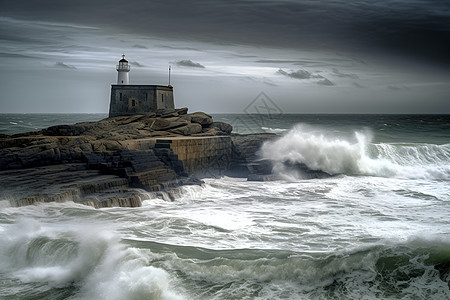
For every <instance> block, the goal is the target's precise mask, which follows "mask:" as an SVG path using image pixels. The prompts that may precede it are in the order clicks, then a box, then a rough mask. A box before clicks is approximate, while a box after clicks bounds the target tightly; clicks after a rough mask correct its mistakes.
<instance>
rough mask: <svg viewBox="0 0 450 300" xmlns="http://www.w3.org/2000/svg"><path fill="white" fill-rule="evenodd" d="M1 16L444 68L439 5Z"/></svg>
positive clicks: (36, 10)
mask: <svg viewBox="0 0 450 300" xmlns="http://www.w3.org/2000/svg"><path fill="white" fill-rule="evenodd" d="M2 14H4V15H7V16H11V17H16V18H35V19H36V18H37V19H39V20H54V21H59V22H74V23H78V24H87V25H91V26H102V27H111V28H114V29H115V30H118V31H121V32H124V33H125V32H129V33H131V32H133V33H139V34H157V35H159V36H163V37H168V38H183V39H187V40H188V39H197V40H204V41H209V42H218V43H243V44H252V45H255V44H256V45H270V46H279V47H293V48H310V49H311V48H312V49H314V48H318V47H320V48H321V49H344V50H345V49H347V50H354V51H374V50H385V51H392V52H393V53H397V54H401V55H410V56H412V57H422V58H427V59H435V60H438V59H439V60H441V61H445V62H450V58H449V57H448V53H450V2H449V1H440V0H415V1H406V0H405V1H389V0H381V1H371V0H359V1H358V0H356V1H346V0H334V1H331V0H319V1H295V0H277V1H275V0H265V1H262V0H261V1H251V0H194V1H177V0H153V1H147V0H145V1H144V0H134V1H128V2H123V1H114V0H109V1H105V0H89V1H88V0H78V1H70V2H69V1H59V0H42V1H17V0H3V1H2Z"/></svg>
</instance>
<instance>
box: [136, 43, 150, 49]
mask: <svg viewBox="0 0 450 300" xmlns="http://www.w3.org/2000/svg"><path fill="white" fill-rule="evenodd" d="M133 48H138V49H147V47H146V46H144V45H139V44H136V45H133Z"/></svg>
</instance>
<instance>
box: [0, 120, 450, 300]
mask: <svg viewBox="0 0 450 300" xmlns="http://www.w3.org/2000/svg"><path fill="white" fill-rule="evenodd" d="M1 117H2V118H3V117H4V116H3V115H2V116H1ZM28 117H29V116H27V115H22V119H18V120H19V121H22V122H23V123H28V122H29V123H32V124H33V126H35V127H36V128H39V127H40V126H41V125H42V124H38V123H39V122H37V123H33V122H31V121H29V119H28ZM54 117H55V116H54ZM84 117H86V116H84ZM84 117H80V118H79V119H80V121H84V120H85V119H84ZM89 117H91V116H89ZM214 117H215V120H216V121H225V122H229V123H232V124H233V125H234V127H235V129H236V130H237V131H238V132H247V133H248V132H274V133H277V134H278V135H279V138H278V139H276V140H275V141H272V142H269V143H266V144H264V145H263V147H262V149H261V151H260V157H261V158H263V159H270V160H272V161H273V166H274V172H275V173H277V175H278V178H279V179H277V180H275V181H266V182H253V181H247V180H246V179H244V178H231V177H221V178H208V179H205V184H204V185H203V186H185V187H183V188H182V193H181V194H180V196H179V197H178V198H177V199H176V200H175V201H174V202H170V201H165V200H164V199H156V198H153V197H152V196H151V195H150V194H147V193H146V192H145V191H141V193H142V198H143V199H146V200H145V201H144V202H143V203H144V205H143V207H140V208H107V209H93V208H91V207H87V206H82V205H78V204H74V203H72V202H65V203H43V204H38V205H33V206H26V207H19V208H14V207H9V205H8V202H6V201H0V299H450V285H449V281H450V116H448V115H444V116H442V115H441V116H430V115H427V116H405V115H400V116H394V115H362V116H361V115H348V116H346V115H278V116H260V115H249V116H246V115H215V116H214ZM101 118H102V117H101V116H99V119H101ZM55 119H57V118H56V117H55ZM63 119H64V118H62V119H60V120H58V123H61V122H59V121H64V120H63ZM66 120H67V119H66ZM2 122H3V123H2V124H4V123H5V122H4V120H3V121H2ZM14 122H16V123H18V122H17V121H14ZM62 123H67V122H62ZM46 124H47V123H46ZM12 125H14V124H12ZM9 130H10V129H9ZM0 133H5V132H0ZM299 164H300V165H303V166H306V167H308V168H310V169H314V170H321V171H323V172H326V173H328V174H330V175H332V176H329V177H324V178H317V179H305V178H306V177H305V176H304V174H303V173H302V170H301V169H299V168H297V167H296V166H298V165H299Z"/></svg>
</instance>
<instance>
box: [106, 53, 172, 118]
mask: <svg viewBox="0 0 450 300" xmlns="http://www.w3.org/2000/svg"><path fill="white" fill-rule="evenodd" d="M116 70H117V72H118V76H117V84H113V85H111V101H110V105H109V117H116V116H129V115H143V114H148V113H151V112H156V111H158V110H159V111H161V110H171V109H174V108H175V105H174V101H173V87H172V86H171V85H168V86H163V85H130V84H129V75H128V73H129V72H130V65H129V64H128V61H127V60H126V59H125V55H122V59H121V60H120V61H119V64H118V65H117V67H116Z"/></svg>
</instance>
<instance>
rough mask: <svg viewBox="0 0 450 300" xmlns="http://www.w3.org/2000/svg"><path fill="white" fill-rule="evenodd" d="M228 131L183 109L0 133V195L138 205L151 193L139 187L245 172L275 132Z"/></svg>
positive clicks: (22, 201) (156, 188)
mask: <svg viewBox="0 0 450 300" xmlns="http://www.w3.org/2000/svg"><path fill="white" fill-rule="evenodd" d="M231 131H232V126H231V125H229V124H226V123H222V122H214V121H213V119H212V117H211V116H210V115H208V114H205V113H203V112H196V113H191V114H188V113H187V108H182V109H176V110H172V111H161V112H157V113H152V114H148V115H134V116H124V117H114V118H107V119H104V120H101V121H98V122H85V123H77V124H74V125H57V126H52V127H49V128H46V129H43V130H40V131H37V132H28V133H22V134H16V135H12V136H7V135H1V136H0V182H1V183H0V190H1V192H0V199H2V200H3V199H7V200H9V201H10V203H11V205H14V206H21V205H28V204H34V203H36V202H42V201H66V200H70V201H74V202H78V203H83V204H87V205H91V206H94V207H97V208H98V207H108V206H128V207H135V206H140V205H141V203H142V201H143V200H145V197H148V195H147V196H146V194H145V193H143V192H142V191H147V192H153V193H161V191H165V192H170V191H174V189H176V188H177V187H179V186H180V185H185V184H201V183H202V182H201V180H200V179H201V178H202V177H210V176H218V175H223V174H227V175H238V176H247V175H248V174H249V168H248V165H249V163H250V162H252V161H253V160H255V158H256V152H257V150H258V149H259V147H260V146H261V144H262V143H263V141H264V140H266V139H268V138H272V137H273V135H267V134H260V135H246V136H241V135H232V134H231ZM140 191H141V192H140Z"/></svg>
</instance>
